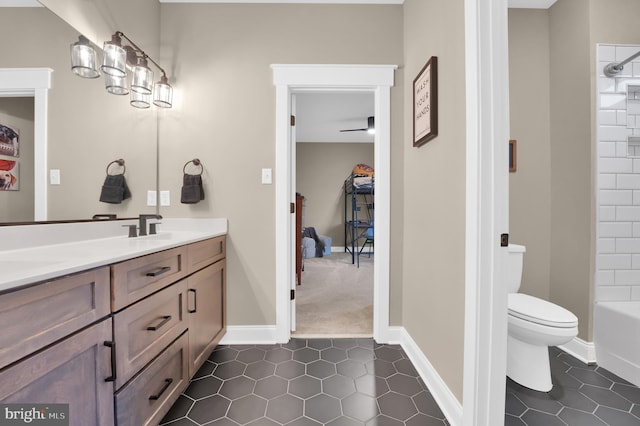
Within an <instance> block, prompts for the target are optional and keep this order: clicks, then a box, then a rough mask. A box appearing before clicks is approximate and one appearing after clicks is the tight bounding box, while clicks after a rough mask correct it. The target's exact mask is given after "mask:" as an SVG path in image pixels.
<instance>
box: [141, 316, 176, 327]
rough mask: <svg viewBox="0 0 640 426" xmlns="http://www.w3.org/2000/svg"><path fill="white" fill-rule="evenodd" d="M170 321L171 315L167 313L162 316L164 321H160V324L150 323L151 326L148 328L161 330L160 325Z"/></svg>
mask: <svg viewBox="0 0 640 426" xmlns="http://www.w3.org/2000/svg"><path fill="white" fill-rule="evenodd" d="M169 321H171V315H165V316H163V317H162V321H160V322H159V323H158V325H150V326H149V327H147V330H149V331H157V330H160V327H162V326H163V325H165V324H166V323H168V322H169Z"/></svg>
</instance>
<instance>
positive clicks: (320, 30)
mask: <svg viewBox="0 0 640 426" xmlns="http://www.w3.org/2000/svg"><path fill="white" fill-rule="evenodd" d="M161 27H162V46H163V56H165V57H167V59H168V60H169V61H170V63H171V64H173V65H172V69H171V74H172V78H173V80H174V82H175V89H176V92H177V93H176V94H177V96H176V97H177V98H178V99H180V101H179V102H177V105H176V107H175V108H174V109H172V110H170V111H167V112H166V114H163V115H162V117H161V127H160V170H161V176H160V188H161V189H167V190H171V192H172V194H178V193H179V192H178V191H179V189H180V185H181V180H180V179H181V174H182V165H183V164H184V163H185V162H186V161H188V160H190V159H192V158H194V157H198V158H200V159H201V160H202V162H203V164H204V169H205V171H204V175H203V179H204V187H205V192H206V199H205V200H204V201H203V202H201V203H199V204H196V205H182V204H179V203H177V202H174V204H173V205H172V206H171V207H170V208H166V209H162V214H163V215H165V216H169V217H181V216H190V217H198V216H218V217H219V216H222V217H227V218H228V219H229V239H228V244H227V250H228V252H227V255H228V257H227V261H228V277H227V279H228V282H229V287H228V306H229V309H228V312H229V318H228V319H229V324H231V325H267V324H274V323H275V300H274V297H275V258H274V238H275V234H274V223H275V217H274V210H275V205H274V200H275V192H274V186H273V185H262V184H261V183H260V170H261V168H264V167H275V164H274V161H275V160H274V159H275V124H274V120H275V88H274V86H273V82H272V71H271V68H270V65H271V64H277V63H285V64H286V63H338V64H340V63H372V64H400V63H402V6H399V5H397V6H393V5H391V6H390V5H372V6H371V5H370V6H363V5H275V4H269V5H256V4H251V5H247V4H236V5H229V4H179V5H178V4H163V5H162V22H161ZM381 28H384V31H381V30H380V29H381ZM397 76H398V77H399V78H398V79H396V84H397V85H398V87H399V88H394V89H392V102H393V108H394V115H393V116H392V132H393V134H392V138H393V139H394V141H397V140H399V139H400V137H401V136H400V137H399V136H398V135H401V125H400V121H399V120H401V115H398V114H397V110H396V108H401V107H402V104H401V96H402V91H401V85H402V78H401V73H400V72H398V74H397ZM398 172H399V171H398V170H396V171H395V173H398ZM277 179H279V176H278V171H277V170H275V173H274V180H277ZM393 220H394V221H398V220H399V219H398V218H397V217H396V218H395V219H393ZM395 223H397V222H394V224H395ZM397 241H400V240H399V239H398V240H396V244H398V242H397ZM392 244H393V242H392ZM392 250H393V248H392ZM396 262H397V260H396ZM392 274H397V272H392ZM392 285H393V288H392V290H391V292H392V294H391V298H392V301H391V311H392V318H395V319H396V321H398V318H399V315H400V314H399V309H400V307H399V303H400V301H399V298H398V295H399V294H401V290H399V289H398V287H399V286H401V283H400V282H397V281H395V282H393V284H392Z"/></svg>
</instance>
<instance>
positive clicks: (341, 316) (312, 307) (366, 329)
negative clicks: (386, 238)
mask: <svg viewBox="0 0 640 426" xmlns="http://www.w3.org/2000/svg"><path fill="white" fill-rule="evenodd" d="M372 334H373V256H371V257H367V255H363V256H361V257H360V267H359V268H358V267H357V266H356V265H353V264H351V255H350V254H348V253H331V255H330V256H327V257H317V258H312V259H305V260H304V271H303V272H302V285H300V286H298V288H297V291H296V332H295V333H293V336H294V337H321V336H332V337H356V336H357V337H360V336H367V337H370V336H372Z"/></svg>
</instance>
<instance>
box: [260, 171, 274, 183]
mask: <svg viewBox="0 0 640 426" xmlns="http://www.w3.org/2000/svg"><path fill="white" fill-rule="evenodd" d="M272 173H273V172H272V170H271V169H262V184H263V185H271V184H272V183H273V174H272Z"/></svg>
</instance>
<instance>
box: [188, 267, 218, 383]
mask: <svg viewBox="0 0 640 426" xmlns="http://www.w3.org/2000/svg"><path fill="white" fill-rule="evenodd" d="M226 269H227V263H226V261H225V260H224V259H222V260H220V261H218V262H216V263H214V264H213V265H209V266H207V267H206V268H204V269H202V270H201V271H198V272H196V273H195V274H193V275H192V276H190V277H189V279H188V281H187V284H188V290H187V315H188V318H189V375H191V376H192V375H194V374H195V373H196V371H198V369H199V368H200V366H202V364H203V363H204V362H205V360H206V359H207V358H208V357H209V355H210V354H211V352H212V351H213V349H214V348H215V347H216V345H217V344H218V343H219V342H220V339H222V336H223V335H224V333H225V331H226V315H225V311H226V306H225V300H226V297H225V292H226V285H225V281H226Z"/></svg>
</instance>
